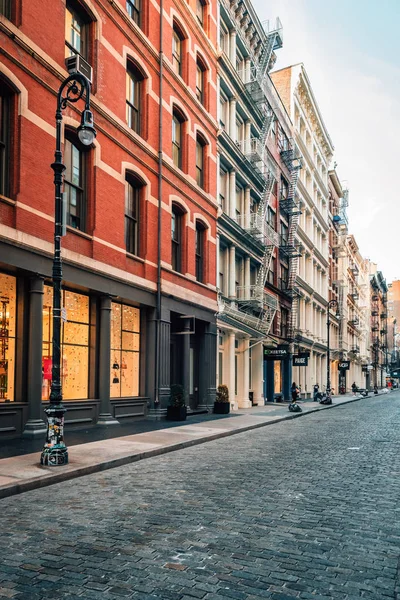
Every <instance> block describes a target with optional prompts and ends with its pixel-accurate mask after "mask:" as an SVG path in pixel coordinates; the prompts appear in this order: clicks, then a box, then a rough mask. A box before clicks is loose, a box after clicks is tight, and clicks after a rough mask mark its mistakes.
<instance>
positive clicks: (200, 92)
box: [196, 59, 205, 104]
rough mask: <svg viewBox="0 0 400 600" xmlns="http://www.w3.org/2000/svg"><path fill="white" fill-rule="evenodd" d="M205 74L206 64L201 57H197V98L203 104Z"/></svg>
mask: <svg viewBox="0 0 400 600" xmlns="http://www.w3.org/2000/svg"><path fill="white" fill-rule="evenodd" d="M204 74H205V68H204V65H203V63H202V62H201V61H200V60H199V59H197V63H196V98H197V100H198V101H199V102H200V103H201V104H204Z"/></svg>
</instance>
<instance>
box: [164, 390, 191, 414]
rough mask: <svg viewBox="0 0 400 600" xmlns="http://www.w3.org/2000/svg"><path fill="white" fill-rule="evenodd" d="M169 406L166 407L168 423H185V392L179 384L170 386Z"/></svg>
mask: <svg viewBox="0 0 400 600" xmlns="http://www.w3.org/2000/svg"><path fill="white" fill-rule="evenodd" d="M170 398H171V400H170V405H169V406H168V407H167V420H168V421H186V415H187V410H186V404H185V390H184V389H183V386H181V385H179V384H173V385H171V396H170Z"/></svg>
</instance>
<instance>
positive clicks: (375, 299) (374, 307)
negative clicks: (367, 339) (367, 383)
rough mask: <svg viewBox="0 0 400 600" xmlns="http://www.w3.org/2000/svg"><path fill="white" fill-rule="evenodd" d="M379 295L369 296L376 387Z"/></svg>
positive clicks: (374, 382) (375, 383)
mask: <svg viewBox="0 0 400 600" xmlns="http://www.w3.org/2000/svg"><path fill="white" fill-rule="evenodd" d="M379 326H380V320H379V294H378V292H377V291H375V290H374V291H373V293H372V296H371V332H372V339H371V342H372V344H371V347H372V353H373V362H372V364H373V367H374V381H373V384H374V386H377V385H378V368H379V350H380V339H379Z"/></svg>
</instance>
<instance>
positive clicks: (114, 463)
mask: <svg viewBox="0 0 400 600" xmlns="http://www.w3.org/2000/svg"><path fill="white" fill-rule="evenodd" d="M383 395H384V394H378V396H383ZM373 397H375V396H367V398H373ZM359 400H364V396H360V397H359V398H349V399H348V400H347V401H346V402H342V403H341V404H331V405H329V406H321V405H318V407H317V406H316V407H315V408H312V409H310V410H307V411H306V412H301V413H290V414H288V415H285V416H283V417H277V418H276V419H274V420H273V421H268V422H266V423H255V424H254V425H246V426H244V427H241V428H238V429H234V430H231V431H224V432H219V433H215V434H213V435H210V436H207V437H205V438H199V439H197V440H187V441H185V442H179V443H177V444H171V445H170V446H165V447H163V448H156V449H154V450H146V451H144V452H141V453H139V454H134V455H131V456H124V457H121V458H116V459H111V460H108V461H105V462H102V463H99V464H96V465H89V466H86V467H81V468H78V469H76V470H75V471H68V472H64V473H62V472H59V473H54V474H49V475H47V476H46V477H44V478H36V477H35V478H32V479H26V480H25V481H23V482H21V483H16V484H11V485H8V486H5V487H3V488H0V499H2V498H8V497H10V496H15V495H17V494H22V493H24V492H29V491H31V490H35V489H40V488H44V487H47V486H49V485H53V484H56V483H61V482H63V481H68V480H70V479H76V478H77V477H83V476H84V475H91V474H93V473H99V472H101V471H107V470H109V469H114V468H116V467H121V466H124V465H127V464H131V463H134V462H138V461H140V460H145V459H146V458H152V457H154V456H160V455H163V454H168V453H169V452H175V451H177V450H183V449H184V448H189V447H191V446H199V445H200V444H205V443H206V442H209V441H214V440H217V439H220V438H225V437H230V436H232V435H237V434H238V433H245V432H247V431H251V430H252V429H260V428H261V427H268V426H269V425H274V424H275V423H281V422H282V421H289V420H290V419H298V418H299V417H304V416H306V415H308V414H311V413H315V412H319V411H321V410H328V409H331V408H338V407H340V406H344V405H346V404H350V403H351V402H358V401H359Z"/></svg>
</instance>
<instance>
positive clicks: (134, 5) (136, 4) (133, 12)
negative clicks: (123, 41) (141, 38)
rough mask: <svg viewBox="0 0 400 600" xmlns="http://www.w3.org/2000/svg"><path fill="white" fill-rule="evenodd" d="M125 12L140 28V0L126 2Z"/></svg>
mask: <svg viewBox="0 0 400 600" xmlns="http://www.w3.org/2000/svg"><path fill="white" fill-rule="evenodd" d="M126 12H127V13H128V15H129V16H130V18H131V19H132V21H135V23H136V24H137V25H139V26H140V0H126Z"/></svg>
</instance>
